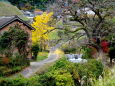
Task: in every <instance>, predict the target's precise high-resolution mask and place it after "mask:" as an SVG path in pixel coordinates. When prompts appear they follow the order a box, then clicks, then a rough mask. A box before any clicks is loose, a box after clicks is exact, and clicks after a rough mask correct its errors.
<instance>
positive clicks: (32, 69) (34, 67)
mask: <svg viewBox="0 0 115 86" xmlns="http://www.w3.org/2000/svg"><path fill="white" fill-rule="evenodd" d="M60 46H61V44H57V45H56V46H54V47H52V48H51V49H50V52H49V55H48V58H47V59H45V60H42V61H40V62H31V63H30V66H29V67H27V68H26V69H24V70H22V71H21V72H19V73H17V74H15V75H14V76H18V75H22V76H23V77H25V78H28V77H30V76H33V75H35V74H36V72H37V71H39V70H40V69H41V68H42V67H44V65H45V64H47V63H52V62H55V61H56V60H58V58H59V55H58V54H57V53H55V51H56V50H57V49H58V48H59V47H60Z"/></svg>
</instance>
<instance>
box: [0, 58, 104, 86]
mask: <svg viewBox="0 0 115 86" xmlns="http://www.w3.org/2000/svg"><path fill="white" fill-rule="evenodd" d="M102 72H103V65H102V63H101V61H98V60H89V61H88V62H87V63H82V64H81V63H72V62H69V61H68V60H67V59H66V58H61V59H60V60H59V61H57V62H56V63H55V64H54V65H53V66H52V67H51V68H49V70H48V72H46V73H44V74H41V75H37V76H34V77H31V78H29V79H25V78H15V79H10V78H9V79H8V78H7V79H4V78H2V79H0V86H95V85H92V82H93V81H92V80H96V79H98V78H99V76H100V75H102Z"/></svg>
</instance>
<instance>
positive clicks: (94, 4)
mask: <svg viewBox="0 0 115 86" xmlns="http://www.w3.org/2000/svg"><path fill="white" fill-rule="evenodd" d="M114 6H115V1H114V0H56V3H55V4H54V5H51V8H53V11H54V14H55V15H56V16H57V15H58V16H59V15H60V16H61V17H62V20H63V24H64V25H69V22H70V21H74V23H76V24H77V23H78V24H79V29H74V30H73V29H72V28H71V29H68V28H67V27H63V30H65V31H66V32H68V33H74V35H72V37H73V38H74V37H76V36H75V35H77V34H78V33H77V32H78V31H80V30H82V31H84V32H85V34H81V35H86V36H87V38H88V43H90V44H94V43H93V42H94V41H92V39H96V40H97V39H98V40H100V39H101V38H103V37H107V36H108V35H109V34H111V33H115V28H114V23H113V22H112V18H113V17H114ZM68 20H69V22H68ZM68 33H67V34H68ZM77 37H78V36H77ZM96 45H98V46H99V44H98V43H97V44H96Z"/></svg>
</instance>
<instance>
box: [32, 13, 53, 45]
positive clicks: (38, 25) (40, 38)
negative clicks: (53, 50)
mask: <svg viewBox="0 0 115 86" xmlns="http://www.w3.org/2000/svg"><path fill="white" fill-rule="evenodd" d="M52 15H53V13H52V12H50V13H46V12H44V13H43V14H42V15H38V16H36V17H35V18H34V21H33V23H32V24H31V25H32V27H34V28H35V31H32V42H33V43H39V44H41V45H44V44H43V43H44V42H45V41H47V40H48V39H49V38H48V33H47V32H48V31H50V30H52V29H54V27H51V26H50V25H49V22H50V21H51V20H52Z"/></svg>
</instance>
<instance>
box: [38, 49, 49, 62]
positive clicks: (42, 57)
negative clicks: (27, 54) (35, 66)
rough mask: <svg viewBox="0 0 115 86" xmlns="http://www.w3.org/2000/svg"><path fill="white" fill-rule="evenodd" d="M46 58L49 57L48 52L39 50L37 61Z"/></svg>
mask: <svg viewBox="0 0 115 86" xmlns="http://www.w3.org/2000/svg"><path fill="white" fill-rule="evenodd" d="M46 58H48V52H45V51H43V52H39V53H38V56H37V61H41V60H44V59H46Z"/></svg>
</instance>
